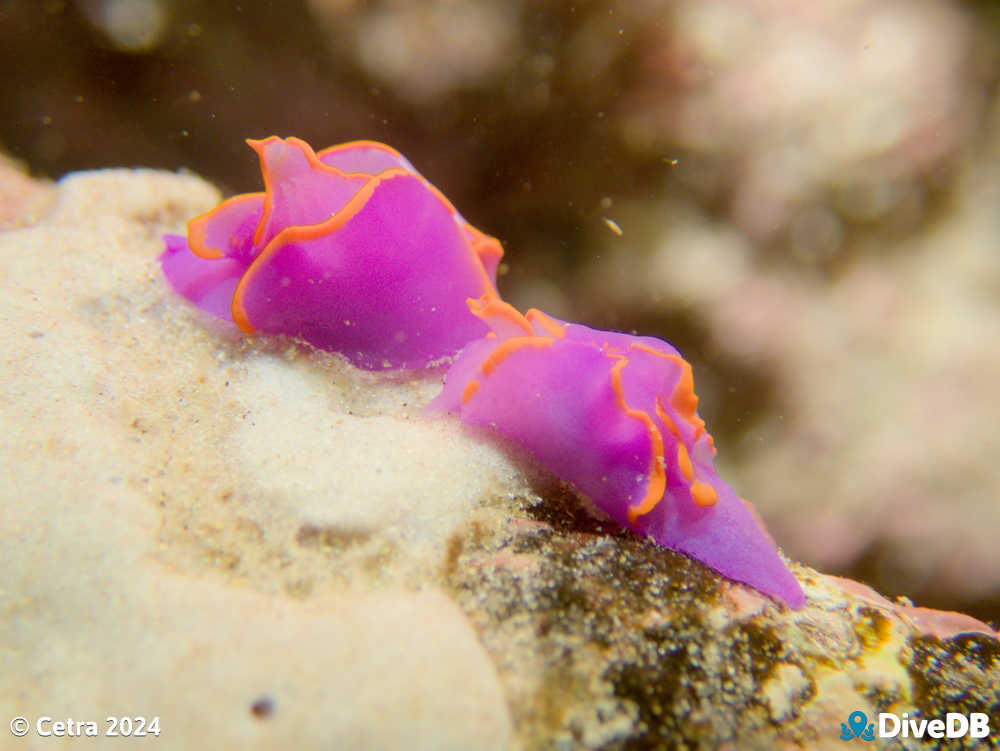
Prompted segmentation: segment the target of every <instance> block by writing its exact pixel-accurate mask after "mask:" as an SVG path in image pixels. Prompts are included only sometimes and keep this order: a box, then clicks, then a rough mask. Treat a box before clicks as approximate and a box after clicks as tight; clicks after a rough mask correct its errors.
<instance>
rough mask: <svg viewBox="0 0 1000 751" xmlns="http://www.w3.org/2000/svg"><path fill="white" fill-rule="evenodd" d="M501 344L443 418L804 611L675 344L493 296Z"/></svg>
mask: <svg viewBox="0 0 1000 751" xmlns="http://www.w3.org/2000/svg"><path fill="white" fill-rule="evenodd" d="M470 308H471V309H472V311H473V312H474V313H475V314H476V315H478V316H479V317H480V318H482V319H483V320H484V321H485V322H487V323H488V324H489V325H490V328H491V329H492V332H491V333H490V334H489V335H487V336H486V337H484V338H482V339H479V340H477V341H474V342H471V343H470V344H469V345H468V346H467V347H466V348H465V349H464V350H463V351H462V352H461V354H460V355H459V356H458V358H457V359H456V360H455V362H454V364H453V365H452V367H451V369H450V370H449V371H448V373H447V375H446V380H445V386H444V390H443V392H442V393H441V394H440V395H439V396H438V397H437V398H436V399H435V400H434V401H433V402H431V405H430V407H429V409H430V410H431V411H449V412H455V413H458V414H459V415H460V417H461V420H462V422H464V423H467V424H470V425H477V426H482V427H488V428H492V429H494V430H496V431H497V432H499V433H500V434H502V435H504V436H506V437H508V438H510V439H512V440H514V441H516V442H517V443H519V444H520V445H522V446H524V447H525V448H526V449H527V450H528V451H529V452H530V453H531V454H533V455H534V456H535V457H536V459H537V460H538V461H539V463H540V464H541V465H542V466H544V467H545V468H546V469H548V470H549V471H551V472H553V473H554V474H556V475H558V476H559V477H561V478H563V479H565V480H567V481H568V482H570V483H571V484H572V485H573V486H574V487H576V489H577V490H579V491H580V492H581V493H583V494H585V495H586V496H588V497H589V498H590V499H591V500H592V501H593V502H594V503H595V504H596V505H597V506H598V507H599V508H601V509H602V510H603V511H604V512H606V513H607V514H608V515H609V516H611V518H613V519H614V520H615V521H616V522H618V523H619V524H622V525H624V526H626V527H629V528H630V529H632V530H634V531H635V532H637V533H638V534H640V535H642V536H648V537H650V538H652V539H653V540H654V541H655V542H657V543H659V544H660V545H663V546H665V547H668V548H671V549H672V550H677V551H680V552H682V553H685V554H687V555H689V556H691V557H692V558H695V559H697V560H699V561H701V562H702V563H704V564H706V565H708V566H709V567H711V568H713V569H715V570H716V571H718V572H719V573H720V574H723V575H724V576H727V577H729V578H730V579H734V580H736V581H740V582H744V583H746V584H749V585H750V586H752V587H754V588H756V589H758V590H760V591H761V592H763V593H765V594H768V595H773V596H774V597H777V598H779V599H781V600H783V601H784V602H785V603H787V604H788V605H790V606H791V607H800V606H802V605H803V604H804V603H805V595H804V594H803V592H802V589H801V587H800V586H799V584H798V582H797V581H796V579H795V577H794V576H793V575H792V573H791V572H790V571H789V570H788V568H787V566H786V565H785V563H784V562H783V560H782V559H781V556H780V555H779V554H778V552H777V550H776V549H775V547H774V543H773V542H772V541H771V539H770V537H769V536H768V534H767V532H766V531H764V529H763V528H762V526H761V525H760V523H759V522H758V521H757V519H756V516H755V514H754V513H753V512H752V510H751V509H750V507H749V505H748V504H747V503H746V502H745V501H743V500H742V499H741V498H739V497H738V496H737V495H736V493H735V492H734V491H733V489H732V488H731V487H730V486H729V485H728V484H726V483H725V482H724V481H723V480H722V479H721V478H719V476H718V475H717V474H716V473H715V469H714V467H713V457H714V455H715V448H714V446H713V443H712V438H711V436H709V434H708V433H707V432H706V431H705V424H704V422H703V421H702V420H701V418H699V417H698V413H697V403H698V398H697V397H696V396H695V393H694V383H693V379H692V374H691V366H690V365H689V364H688V363H687V362H686V361H685V360H684V359H683V358H682V357H681V355H680V353H679V352H678V351H677V350H675V349H674V348H673V347H671V346H670V345H669V344H667V343H666V342H663V341H660V340H659V339H654V338H652V337H643V336H630V335H627V334H620V333H615V332H610V331H597V330H595V329H591V328H588V327H586V326H581V325H578V324H573V323H564V322H562V321H558V320H556V319H554V318H551V317H549V316H546V315H545V314H543V313H541V312H539V311H537V310H530V311H528V313H527V314H526V315H524V316H522V315H521V314H520V313H518V312H517V311H516V310H515V309H514V308H513V307H511V306H510V305H508V304H506V303H504V302H502V301H501V300H500V299H499V298H498V297H497V296H496V295H494V294H492V293H488V294H486V295H484V296H483V297H482V298H481V299H479V300H477V301H470Z"/></svg>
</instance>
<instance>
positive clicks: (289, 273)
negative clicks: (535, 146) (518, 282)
mask: <svg viewBox="0 0 1000 751" xmlns="http://www.w3.org/2000/svg"><path fill="white" fill-rule="evenodd" d="M248 143H249V144H250V146H251V147H252V148H253V149H254V150H255V151H256V152H257V154H258V155H259V157H260V161H261V169H262V172H263V175H264V184H265V188H266V190H265V192H263V193H249V194H245V195H240V196H236V197H235V198H231V199H229V200H227V201H224V202H223V203H222V204H220V205H219V206H218V207H217V208H215V209H213V210H212V211H210V212H209V213H207V214H204V215H202V216H199V217H196V218H194V219H192V220H191V221H190V222H189V223H188V236H187V238H184V237H182V236H180V235H167V236H165V238H164V240H165V242H166V251H165V252H164V253H163V255H162V256H161V257H160V262H161V264H162V268H163V272H164V274H165V275H166V277H167V279H168V280H169V282H170V284H171V285H172V286H173V288H174V289H175V290H176V291H177V292H179V293H180V294H181V295H183V296H184V297H186V298H187V299H188V300H190V301H191V302H193V303H194V304H195V305H197V306H198V307H199V308H201V309H202V310H205V311H207V312H209V313H212V314H213V315H215V316H217V317H219V318H223V319H225V320H229V321H233V322H235V323H236V324H237V325H238V326H239V327H240V328H241V329H242V330H243V331H245V332H252V331H255V330H260V331H265V332H269V333H277V334H288V335H291V336H295V337H298V338H301V339H304V340H305V341H307V342H309V343H310V344H312V345H314V346H316V347H318V348H320V349H325V350H329V351H334V352H339V353H341V354H343V355H345V356H346V357H348V358H349V359H350V360H351V361H352V362H353V363H354V364H355V365H357V366H359V367H362V368H367V369H370V370H375V369H383V368H417V367H425V366H428V365H432V364H434V363H435V362H437V361H440V360H442V359H444V358H447V357H450V356H452V355H454V354H455V353H456V352H458V350H460V349H461V348H462V347H463V346H464V345H465V344H466V343H467V342H469V341H470V340H472V339H476V338H478V337H481V336H483V335H484V334H485V333H486V331H487V327H486V325H485V324H483V323H482V322H481V321H480V320H479V319H478V318H476V317H475V316H473V315H472V314H471V313H470V312H469V310H468V307H467V305H466V303H465V300H466V298H469V297H479V296H481V295H483V294H488V293H495V288H494V284H495V280H496V269H497V265H498V263H499V261H500V257H501V256H502V255H503V250H502V249H501V247H500V244H499V243H498V242H497V241H496V240H495V239H493V238H490V237H487V236H486V235H483V234H482V233H481V232H479V231H478V230H476V229H475V228H474V227H472V226H471V225H470V224H468V223H467V222H466V221H465V220H464V219H463V218H462V217H461V215H460V214H458V212H457V211H456V210H455V208H454V207H453V206H452V205H451V203H449V202H448V200H447V199H446V198H445V197H444V196H442V195H441V193H440V192H439V191H438V190H437V189H436V188H434V187H433V186H432V185H430V183H428V182H427V181H426V180H425V179H424V178H423V177H421V176H420V175H419V174H418V173H417V172H416V171H415V170H414V169H413V167H412V165H410V163H409V162H408V161H407V160H406V159H405V158H404V157H403V156H402V155H401V154H399V153H398V152H396V151H395V150H394V149H392V148H390V147H388V146H385V145H383V144H380V143H375V142H372V141H357V142H353V143H347V144H343V145H340V146H334V147H332V148H329V149H325V150H324V151H321V152H319V153H318V154H316V153H313V151H312V149H311V148H310V147H309V145H308V144H306V143H305V142H304V141H301V140H299V139H297V138H289V139H287V140H282V139H280V138H277V137H273V136H272V137H271V138H267V139H264V140H261V141H248Z"/></svg>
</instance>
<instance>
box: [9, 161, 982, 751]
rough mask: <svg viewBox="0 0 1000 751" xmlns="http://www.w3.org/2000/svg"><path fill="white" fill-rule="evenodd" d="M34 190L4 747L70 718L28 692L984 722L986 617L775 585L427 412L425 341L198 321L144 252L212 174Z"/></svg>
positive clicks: (610, 735) (423, 727)
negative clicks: (420, 345)
mask: <svg viewBox="0 0 1000 751" xmlns="http://www.w3.org/2000/svg"><path fill="white" fill-rule="evenodd" d="M16 182H17V181H11V184H15V183H16ZM45 193H46V196H47V199H46V201H45V203H44V204H43V203H38V204H33V205H32V211H33V212H35V213H34V215H33V216H31V217H24V216H11V217H7V218H6V221H7V226H8V227H12V228H13V229H10V230H8V231H5V232H2V233H0V280H2V284H3V294H2V295H0V319H2V320H3V326H2V327H0V346H2V348H3V351H4V358H3V360H2V365H0V379H2V382H3V384H4V392H3V396H2V398H0V424H2V425H3V427H4V430H3V431H2V433H0V471H2V476H3V478H4V482H3V483H2V485H0V550H2V551H3V558H2V560H3V571H4V583H3V586H2V588H0V605H2V612H3V618H0V647H2V648H0V664H2V666H3V669H2V670H0V713H2V714H3V715H4V716H6V717H8V718H14V717H19V716H20V717H24V718H26V719H28V720H29V724H30V728H29V737H28V738H27V739H26V740H25V742H24V745H23V747H24V748H28V747H32V745H31V744H33V743H36V742H37V743H42V742H44V743H45V746H46V747H47V748H48V747H50V746H51V747H53V748H58V747H60V743H62V744H64V745H65V746H67V747H71V746H72V747H75V745H73V744H76V745H79V743H80V739H78V738H75V737H70V736H64V737H62V738H58V737H55V738H48V739H45V740H44V741H35V740H34V739H35V738H36V737H37V731H38V725H37V722H38V720H39V718H41V717H44V716H48V717H52V718H53V719H54V720H68V719H70V718H71V719H72V720H74V721H75V722H77V723H80V722H83V723H86V722H89V721H93V722H95V723H96V727H97V729H98V731H99V732H100V733H104V732H105V730H106V727H107V723H106V721H105V717H107V716H130V717H145V718H147V719H150V718H152V717H158V718H159V723H158V725H159V732H160V742H161V743H164V742H165V743H166V744H167V745H166V746H165V747H170V748H190V749H198V748H206V749H207V748H236V747H239V748H248V749H268V748H275V749H284V748H302V749H309V748H329V747H342V748H366V749H402V748H405V749H497V750H498V751H499V750H505V749H526V750H528V749H661V748H662V749H725V748H731V749H758V748H759V749H774V748H779V749H780V748H788V749H792V748H796V749H842V748H843V747H844V746H843V743H844V741H842V740H841V739H840V732H841V724H842V723H845V722H847V720H848V716H849V715H850V714H851V712H854V711H861V712H864V713H865V714H866V715H867V717H869V718H872V719H873V718H874V717H875V715H876V714H877V713H878V712H894V713H897V714H902V713H903V712H907V713H909V714H910V715H911V716H916V715H919V716H920V717H923V718H935V717H943V716H944V715H945V714H946V713H948V712H965V713H968V712H983V713H986V714H988V715H989V716H990V718H991V723H992V726H993V733H992V735H991V736H990V737H989V738H987V739H982V740H976V741H973V740H972V739H966V740H961V739H958V740H956V739H948V740H938V741H932V740H929V739H923V740H918V739H913V738H908V739H906V740H905V743H903V744H902V745H899V743H901V741H899V742H896V743H897V745H896V747H899V748H907V749H925V748H926V749H944V748H948V749H953V748H970V749H971V748H984V747H997V745H998V744H1000V740H998V739H1000V697H998V695H997V689H996V686H997V685H1000V642H998V640H997V634H996V633H995V632H993V631H992V630H991V629H990V628H989V627H988V626H986V625H985V624H982V623H979V622H978V621H975V620H973V619H971V618H967V617H965V616H960V615H957V614H946V613H938V612H935V611H927V610H923V609H920V608H916V607H913V606H912V605H910V604H908V603H893V602H889V601H887V600H885V599H883V598H881V597H880V596H879V595H877V594H876V593H875V592H873V591H871V590H869V589H867V588H866V587H864V586H863V585H860V584H857V583H855V582H850V581H846V580H840V579H836V578H833V577H826V576H822V575H820V574H817V573H815V572H813V571H811V570H809V569H806V568H804V567H801V566H796V567H795V568H794V570H795V572H796V574H797V575H798V576H799V578H800V580H801V581H802V583H803V586H804V588H805V589H806V592H807V595H808V597H809V603H808V604H807V606H806V607H805V608H803V609H801V610H798V611H791V610H788V609H786V608H783V607H781V606H780V605H778V604H776V603H775V602H773V601H771V600H769V599H767V598H764V597H762V596H761V595H759V594H757V593H756V592H755V591H753V590H750V589H747V588H746V587H743V586H741V585H737V584H734V583H732V582H729V581H727V580H723V579H720V578H719V577H718V576H716V575H715V574H714V573H713V572H711V571H710V570H708V569H706V568H704V567H703V566H701V565H699V564H698V563H696V562H694V561H692V560H690V559H688V558H686V557H684V556H681V555H678V554H675V553H672V552H670V551H668V550H664V549H662V548H659V547H656V546H655V545H653V544H651V543H650V542H648V541H645V540H641V539H638V538H637V537H635V536H633V535H631V534H629V533H627V532H624V531H622V530H620V529H618V528H617V527H615V525H613V524H611V523H609V522H607V521H605V520H601V519H600V518H599V517H597V516H595V514H594V513H592V512H591V511H589V510H588V509H586V508H585V506H584V504H583V502H581V501H580V500H579V499H577V498H576V497H575V496H573V495H572V494H571V493H569V492H567V491H566V490H565V489H564V488H561V487H560V486H559V485H558V484H556V483H555V482H554V481H553V480H552V478H547V477H545V476H544V475H542V474H541V473H539V472H537V471H536V470H535V469H534V468H532V467H531V465H530V463H528V462H527V461H526V460H525V458H524V457H523V456H522V455H521V454H519V453H518V452H517V451H515V450H512V449H509V448H506V447H504V446H502V445H498V444H497V443H495V442H494V441H493V440H491V439H490V438H489V437H487V436H484V435H481V434H477V433H475V432H471V431H467V430H465V429H463V428H461V426H460V425H459V424H458V423H457V421H456V420H453V419H451V418H438V419H433V420H431V419H427V418H425V417H423V416H422V415H421V409H422V407H423V405H425V404H426V403H427V401H429V400H430V399H431V398H432V397H433V396H434V394H435V393H436V392H437V390H438V389H439V388H440V373H437V374H430V375H427V376H420V377H416V376H400V375H396V376H384V375H383V376H378V375H373V374H366V373H362V372H360V371H357V370H355V369H353V368H352V367H350V366H349V365H347V364H346V363H345V362H343V361H341V360H339V359H337V358H336V357H333V356H329V355H325V354H321V353H316V352H312V351H309V350H307V349H305V348H302V347H300V346H298V345H296V344H295V343H293V342H290V341H287V340H282V339H279V338H267V337H255V338H249V339H247V338H243V337H242V336H240V335H239V334H238V332H236V331H235V330H232V329H227V328H221V327H218V326H213V325H209V324H208V323H207V322H206V320H205V319H203V318H201V317H200V315H199V314H198V313H197V312H196V311H195V310H193V309H192V308H190V307H189V306H187V305H186V303H184V302H183V301H182V300H180V299H179V298H177V297H175V296H173V295H172V294H171V293H170V291H169V289H168V287H167V285H166V284H165V282H164V281H163V279H162V278H161V277H160V275H159V271H158V268H157V266H156V263H155V257H156V255H157V254H158V253H159V251H160V240H159V235H160V233H161V232H164V231H177V230H178V229H180V227H181V226H182V224H183V221H184V220H186V219H187V218H189V217H190V216H193V215H195V214H197V213H200V212H202V211H204V210H206V209H207V208H209V207H211V206H212V205H213V204H214V203H215V202H217V200H218V195H217V194H216V192H215V191H214V189H212V188H211V187H210V186H208V185H207V184H205V183H203V182H202V181H200V180H198V179H197V178H195V177H191V176H180V175H171V174H165V173H155V172H150V171H121V170H119V171H105V172H97V173H89V174H79V175H73V176H70V177H68V178H65V179H63V180H62V181H60V182H59V183H58V184H57V185H56V186H55V188H54V189H49V188H45ZM4 205H6V206H14V205H15V203H14V202H13V201H6V202H5V203H4ZM13 211H14V209H12V212H13ZM45 728H49V729H51V724H49V725H45V724H44V723H43V727H42V729H43V730H44V729H45ZM119 740H120V739H119ZM8 743H9V744H10V743H12V744H13V747H19V746H18V745H17V742H16V741H15V740H14V739H13V738H12V739H11V741H9V742H8ZM892 743H893V741H889V740H886V739H883V740H878V741H876V742H875V743H874V744H870V745H869V747H872V748H878V747H881V748H888V747H892V745H891V744H892Z"/></svg>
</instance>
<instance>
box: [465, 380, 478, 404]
mask: <svg viewBox="0 0 1000 751" xmlns="http://www.w3.org/2000/svg"><path fill="white" fill-rule="evenodd" d="M477 391H479V381H469V382H468V383H467V384H465V388H464V389H462V404H465V403H466V402H468V401H469V399H471V398H472V397H473V396H475V395H476V392H477Z"/></svg>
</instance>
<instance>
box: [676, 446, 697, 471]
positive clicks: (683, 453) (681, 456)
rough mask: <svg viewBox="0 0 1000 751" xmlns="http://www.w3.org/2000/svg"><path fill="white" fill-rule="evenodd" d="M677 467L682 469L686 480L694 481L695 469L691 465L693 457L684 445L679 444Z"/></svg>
mask: <svg viewBox="0 0 1000 751" xmlns="http://www.w3.org/2000/svg"><path fill="white" fill-rule="evenodd" d="M677 466H678V467H680V470H681V474H682V475H684V479H685V480H693V479H694V467H693V466H692V465H691V457H690V456H689V455H688V450H687V448H686V447H685V446H684V444H683V443H678V444H677Z"/></svg>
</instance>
